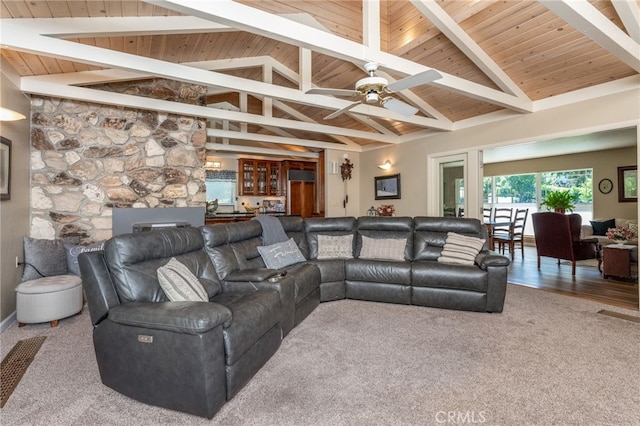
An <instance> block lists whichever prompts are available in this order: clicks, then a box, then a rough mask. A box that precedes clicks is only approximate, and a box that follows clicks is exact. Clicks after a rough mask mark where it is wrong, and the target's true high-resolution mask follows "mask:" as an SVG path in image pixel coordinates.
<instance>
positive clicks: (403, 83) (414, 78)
mask: <svg viewBox="0 0 640 426" xmlns="http://www.w3.org/2000/svg"><path fill="white" fill-rule="evenodd" d="M439 78H442V74H440V73H439V72H438V71H436V70H428V71H423V72H419V73H418V74H416V75H411V76H409V77H405V78H403V79H402V80H398V81H394V82H393V83H391V84H389V85H388V86H387V90H388V91H390V92H400V91H401V90H405V89H409V88H411V87H414V86H419V85H421V84H425V83H430V82H432V81H434V80H438V79H439Z"/></svg>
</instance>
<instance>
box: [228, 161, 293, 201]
mask: <svg viewBox="0 0 640 426" xmlns="http://www.w3.org/2000/svg"><path fill="white" fill-rule="evenodd" d="M238 169H239V171H240V188H239V192H240V195H267V196H268V195H271V196H279V195H282V189H281V188H282V184H281V170H282V167H281V163H280V162H279V161H264V160H249V159H240V160H239V168H238Z"/></svg>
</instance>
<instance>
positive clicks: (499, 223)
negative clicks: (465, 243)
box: [484, 220, 513, 250]
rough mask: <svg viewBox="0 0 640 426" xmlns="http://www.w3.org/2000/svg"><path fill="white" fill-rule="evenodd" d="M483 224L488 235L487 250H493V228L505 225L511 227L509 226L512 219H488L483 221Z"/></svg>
mask: <svg viewBox="0 0 640 426" xmlns="http://www.w3.org/2000/svg"><path fill="white" fill-rule="evenodd" d="M484 226H486V227H487V234H488V235H489V250H493V247H494V246H493V244H494V241H493V230H494V229H495V228H498V227H500V228H502V227H506V228H509V229H511V227H512V226H513V221H512V220H498V221H495V220H489V221H484Z"/></svg>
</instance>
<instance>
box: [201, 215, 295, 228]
mask: <svg viewBox="0 0 640 426" xmlns="http://www.w3.org/2000/svg"><path fill="white" fill-rule="evenodd" d="M260 214H264V215H268V216H285V213H283V212H267V213H260ZM254 216H256V214H255V213H252V212H246V213H245V212H237V213H217V214H215V215H208V216H206V217H205V225H216V224H219V223H228V222H241V221H245V220H250V219H251V218H252V217H254Z"/></svg>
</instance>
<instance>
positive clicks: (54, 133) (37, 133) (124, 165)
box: [30, 80, 206, 243]
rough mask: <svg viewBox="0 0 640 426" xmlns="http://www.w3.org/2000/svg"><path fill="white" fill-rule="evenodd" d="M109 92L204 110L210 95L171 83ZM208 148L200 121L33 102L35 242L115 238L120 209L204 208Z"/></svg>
mask: <svg viewBox="0 0 640 426" xmlns="http://www.w3.org/2000/svg"><path fill="white" fill-rule="evenodd" d="M108 90H115V91H119V92H124V93H135V94H137V95H141V96H150V97H159V98H162V99H169V100H174V101H182V102H184V103H190V104H199V105H204V95H205V94H206V90H205V88H204V87H201V86H193V85H186V84H184V83H177V82H167V81H165V80H148V81H142V82H135V83H119V84H117V85H110V86H109V88H108ZM205 143H206V122H205V121H204V120H202V119H198V118H194V117H180V116H175V115H167V114H164V113H158V112H155V111H143V110H133V109H128V108H121V107H114V106H106V105H99V104H92V103H86V102H77V101H71V100H64V99H52V98H42V97H33V98H32V102H31V232H30V235H31V236H32V237H33V238H49V239H50V238H65V239H69V240H76V241H77V242H80V243H89V242H91V241H98V240H104V239H107V238H110V237H111V214H112V208H114V207H133V208H136V207H194V206H203V207H204V205H205V202H206V191H205V184H204V180H205V172H204V168H203V163H204V159H205Z"/></svg>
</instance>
